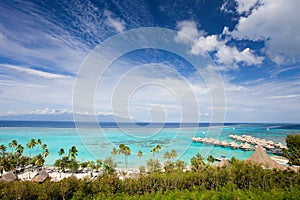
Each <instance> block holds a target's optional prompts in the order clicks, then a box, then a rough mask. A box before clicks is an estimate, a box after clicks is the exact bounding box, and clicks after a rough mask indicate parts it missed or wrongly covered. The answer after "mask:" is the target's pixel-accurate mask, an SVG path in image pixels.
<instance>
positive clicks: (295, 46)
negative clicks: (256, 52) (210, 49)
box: [232, 0, 300, 64]
mask: <svg viewBox="0 0 300 200" xmlns="http://www.w3.org/2000/svg"><path fill="white" fill-rule="evenodd" d="M237 2H238V5H239V7H238V10H237V11H238V12H240V11H242V10H245V9H246V8H248V7H249V6H246V5H245V4H241V3H239V2H240V1H237ZM251 2H252V5H253V4H254V1H251ZM299 7H300V1H297V0H278V1H273V0H260V4H259V5H258V6H257V7H256V8H255V9H253V10H252V12H251V14H249V15H248V16H242V17H241V18H240V19H239V21H238V24H237V25H236V27H235V30H234V31H233V32H232V36H233V37H234V38H236V39H246V40H252V41H265V44H266V45H265V51H266V53H267V55H268V56H269V57H270V58H271V59H272V60H273V61H274V62H275V63H277V64H282V63H283V62H289V63H293V62H295V61H297V60H299V55H300V38H299V33H300V21H299V16H300V15H299V12H298V8H299ZM239 8H240V9H239Z"/></svg>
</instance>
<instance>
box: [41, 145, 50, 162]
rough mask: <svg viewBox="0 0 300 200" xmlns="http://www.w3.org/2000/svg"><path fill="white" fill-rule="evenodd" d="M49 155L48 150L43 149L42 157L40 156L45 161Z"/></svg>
mask: <svg viewBox="0 0 300 200" xmlns="http://www.w3.org/2000/svg"><path fill="white" fill-rule="evenodd" d="M46 147H47V145H46ZM49 154H50V152H49V150H48V149H43V155H42V156H43V157H44V159H46V158H47V156H48V155H49Z"/></svg>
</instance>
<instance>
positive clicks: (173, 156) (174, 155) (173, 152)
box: [170, 149, 177, 162]
mask: <svg viewBox="0 0 300 200" xmlns="http://www.w3.org/2000/svg"><path fill="white" fill-rule="evenodd" d="M176 157H177V152H176V151H175V149H172V150H171V153H170V158H171V159H172V161H173V162H174V159H175V158H176Z"/></svg>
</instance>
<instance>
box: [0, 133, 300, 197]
mask: <svg viewBox="0 0 300 200" xmlns="http://www.w3.org/2000/svg"><path fill="white" fill-rule="evenodd" d="M298 137H299V136H297V138H294V137H291V136H288V137H287V141H289V143H288V142H287V143H288V145H289V146H288V147H289V151H288V152H287V154H288V156H290V158H291V157H292V156H295V155H297V154H295V153H293V152H295V150H294V149H296V150H297V148H295V147H297V145H296V144H297V143H295V140H297V139H299V138H298ZM290 140H292V141H290ZM37 141H39V142H38V143H37ZM37 141H35V140H33V139H32V140H30V141H29V142H28V145H26V146H27V148H28V149H29V150H30V156H29V157H26V156H23V155H22V153H23V151H20V149H22V148H20V149H19V148H18V146H19V145H18V144H17V141H12V142H11V143H10V145H9V147H10V148H11V149H10V152H9V151H7V149H6V147H5V146H4V145H2V146H1V147H3V148H1V150H0V152H1V155H0V156H1V167H2V169H9V170H13V169H15V168H16V166H17V165H19V164H20V163H22V164H24V165H28V164H30V165H36V166H42V165H43V164H44V159H41V160H42V161H43V162H36V160H37V158H39V157H42V158H45V157H46V156H47V155H48V154H49V152H48V150H47V148H46V147H47V145H45V144H44V145H43V144H42V142H41V140H37ZM33 144H34V145H33ZM39 146H40V147H39ZM34 147H35V148H34ZM18 149H19V150H18ZM160 149H161V147H160V145H157V146H156V147H154V148H153V149H152V150H151V152H152V158H151V159H149V160H148V161H147V163H146V166H142V167H141V168H140V174H139V175H138V176H137V177H135V178H126V179H124V180H121V179H119V177H118V176H117V175H116V174H115V173H114V172H115V168H116V164H115V162H114V159H113V157H114V156H115V155H117V154H123V155H124V163H125V165H126V168H127V158H128V156H130V155H131V150H130V148H129V147H128V146H126V145H124V144H120V145H119V148H118V149H117V148H113V150H112V152H111V154H112V157H109V158H106V159H105V160H104V161H102V160H100V159H98V160H96V161H88V162H81V163H80V162H78V161H77V160H76V156H77V155H78V151H77V149H76V147H75V146H73V147H71V148H70V149H69V151H68V153H67V154H66V155H65V150H64V149H60V150H59V151H58V152H57V153H58V155H59V157H60V158H59V159H58V160H56V162H55V166H56V167H57V168H60V169H61V171H64V170H65V169H66V168H68V169H70V170H71V171H72V172H74V173H76V172H77V171H78V169H79V168H80V167H81V168H82V169H83V168H86V169H90V170H91V173H92V172H93V171H94V170H99V169H102V171H103V173H102V174H101V175H100V176H98V177H97V178H95V179H83V180H78V179H76V178H75V177H70V178H67V179H63V180H61V181H58V182H51V181H49V180H47V181H45V182H44V183H41V184H40V183H36V182H29V181H16V182H12V183H7V182H2V181H0V199H151V200H152V199H274V198H275V199H298V198H299V196H300V174H299V173H298V172H295V171H293V170H278V169H263V168H262V167H261V166H259V165H255V164H253V163H247V162H244V161H239V160H237V159H235V158H232V160H231V162H230V164H228V165H226V166H224V167H214V166H212V165H211V163H212V162H213V161H214V158H213V157H212V156H209V157H208V159H207V160H208V163H207V164H206V163H205V162H204V160H203V158H202V156H201V154H199V153H198V154H197V155H196V156H194V157H193V158H191V160H190V163H191V170H186V166H187V165H186V163H185V162H183V161H181V160H175V158H176V157H177V154H176V151H174V150H172V151H171V152H166V153H165V154H164V156H163V157H164V160H163V161H161V160H159V159H158V158H156V154H157V153H158V152H159V151H160ZM33 150H35V151H33ZM32 151H33V152H32ZM34 152H35V153H34ZM45 152H46V153H45ZM137 156H138V157H139V158H141V157H142V156H143V153H142V152H141V151H139V152H138V154H137ZM162 166H164V168H163V171H164V172H162ZM146 169H147V171H148V172H147V173H146Z"/></svg>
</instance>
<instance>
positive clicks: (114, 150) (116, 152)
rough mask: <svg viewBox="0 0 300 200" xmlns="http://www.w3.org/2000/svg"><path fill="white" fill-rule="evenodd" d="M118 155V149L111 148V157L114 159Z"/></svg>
mask: <svg viewBox="0 0 300 200" xmlns="http://www.w3.org/2000/svg"><path fill="white" fill-rule="evenodd" d="M117 154H118V149H117V148H116V147H114V148H113V150H112V152H111V155H113V156H114V157H115V156H116V155H117Z"/></svg>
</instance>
